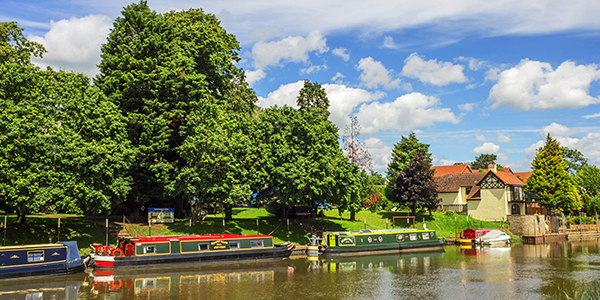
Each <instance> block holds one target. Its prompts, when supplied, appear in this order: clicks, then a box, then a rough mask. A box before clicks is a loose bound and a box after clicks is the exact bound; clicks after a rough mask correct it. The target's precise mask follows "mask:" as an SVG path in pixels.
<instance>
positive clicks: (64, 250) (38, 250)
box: [0, 242, 89, 279]
mask: <svg viewBox="0 0 600 300" xmlns="http://www.w3.org/2000/svg"><path fill="white" fill-rule="evenodd" d="M88 260H89V256H83V257H82V256H80V255H79V248H78V247H77V242H59V243H53V244H37V245H22V246H3V247H0V279H3V278H15V277H25V276H38V275H51V274H72V273H77V272H82V271H83V270H85V267H86V263H87V262H88Z"/></svg>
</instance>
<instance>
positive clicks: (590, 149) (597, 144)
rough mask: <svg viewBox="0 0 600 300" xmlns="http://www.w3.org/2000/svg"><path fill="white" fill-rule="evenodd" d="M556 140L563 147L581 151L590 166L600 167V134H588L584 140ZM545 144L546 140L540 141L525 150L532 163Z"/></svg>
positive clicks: (560, 137) (558, 138) (562, 138)
mask: <svg viewBox="0 0 600 300" xmlns="http://www.w3.org/2000/svg"><path fill="white" fill-rule="evenodd" d="M556 140H557V141H558V143H559V144H560V145H561V146H562V147H567V148H570V149H577V150H579V151H580V152H581V153H582V154H583V156H584V157H585V158H587V159H588V163H589V164H591V165H596V166H598V165H600V132H588V133H587V134H586V135H585V136H583V137H582V138H572V137H566V136H557V137H556ZM545 143H546V140H545V139H543V140H539V141H537V142H536V143H535V144H532V145H531V146H529V147H527V148H526V149H525V154H526V155H527V157H528V158H529V161H530V162H531V161H533V159H534V158H535V155H536V153H537V152H536V150H537V149H539V148H541V147H543V146H544V145H545Z"/></svg>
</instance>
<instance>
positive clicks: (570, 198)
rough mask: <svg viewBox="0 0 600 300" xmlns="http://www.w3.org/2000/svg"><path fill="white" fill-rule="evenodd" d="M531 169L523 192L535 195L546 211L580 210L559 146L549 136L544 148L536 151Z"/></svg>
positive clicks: (579, 203) (578, 200)
mask: <svg viewBox="0 0 600 300" xmlns="http://www.w3.org/2000/svg"><path fill="white" fill-rule="evenodd" d="M531 168H532V169H533V172H532V174H531V176H530V177H529V179H527V185H526V186H525V192H527V193H536V198H537V199H538V200H540V201H541V203H542V205H543V206H544V207H546V208H548V209H554V207H556V209H557V210H559V211H573V210H579V209H580V208H581V201H580V199H579V194H578V192H577V189H576V188H575V185H574V184H573V181H572V179H571V177H570V176H569V173H567V170H566V166H565V161H564V159H563V156H562V150H561V148H560V145H559V143H558V142H557V141H556V139H554V138H552V137H551V136H550V134H548V136H547V138H546V144H545V145H544V147H542V148H540V149H539V150H538V152H537V154H536V156H535V159H534V160H533V162H532V163H531ZM555 202H556V204H555Z"/></svg>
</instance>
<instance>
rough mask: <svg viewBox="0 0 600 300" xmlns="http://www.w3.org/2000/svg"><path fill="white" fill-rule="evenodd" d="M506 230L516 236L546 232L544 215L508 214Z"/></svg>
mask: <svg viewBox="0 0 600 300" xmlns="http://www.w3.org/2000/svg"><path fill="white" fill-rule="evenodd" d="M507 219H508V223H509V226H508V230H510V232H512V233H513V234H516V235H518V236H537V235H543V234H547V230H546V226H545V222H544V219H545V216H544V215H537V216H536V215H508V216H507Z"/></svg>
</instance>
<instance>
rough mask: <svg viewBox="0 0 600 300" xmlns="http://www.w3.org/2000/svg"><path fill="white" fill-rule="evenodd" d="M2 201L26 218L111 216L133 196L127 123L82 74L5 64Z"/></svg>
mask: <svg viewBox="0 0 600 300" xmlns="http://www.w3.org/2000/svg"><path fill="white" fill-rule="evenodd" d="M0 74H2V75H1V76H0V112H1V114H2V116H3V118H2V119H1V120H0V132H2V134H1V135H0V157H1V159H0V161H1V162H0V164H1V167H0V168H1V170H2V172H0V173H1V174H0V182H2V184H1V187H0V195H2V196H1V198H3V200H5V201H7V202H8V204H9V205H10V206H11V207H13V208H15V209H16V210H17V212H18V215H19V221H20V222H23V221H24V216H25V214H26V213H41V212H43V211H45V210H49V211H61V212H67V213H77V214H98V213H109V212H110V211H111V209H112V208H113V206H114V205H116V204H117V203H119V202H121V201H122V200H123V199H124V197H125V196H126V195H127V193H128V192H129V187H130V178H129V177H128V176H127V175H126V173H125V172H126V170H127V169H128V168H129V164H130V160H131V158H132V153H131V151H130V150H129V143H128V142H127V140H126V139H125V136H124V132H125V122H124V120H123V117H122V116H121V114H120V113H119V111H118V109H117V108H116V106H114V105H113V104H112V103H111V102H109V101H107V100H106V99H105V98H104V97H103V95H102V94H101V93H100V92H99V91H98V90H97V89H96V88H94V87H92V86H90V80H89V78H87V77H85V76H83V75H82V74H74V73H66V72H63V71H61V72H55V71H52V70H45V71H40V70H39V69H37V68H36V67H32V66H21V65H18V64H12V63H11V64H2V65H0Z"/></svg>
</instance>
